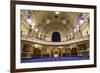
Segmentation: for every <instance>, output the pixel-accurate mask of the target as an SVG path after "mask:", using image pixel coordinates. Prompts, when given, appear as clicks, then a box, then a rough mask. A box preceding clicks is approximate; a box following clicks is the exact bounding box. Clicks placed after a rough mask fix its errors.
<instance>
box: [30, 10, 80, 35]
mask: <svg viewBox="0 0 100 73" xmlns="http://www.w3.org/2000/svg"><path fill="white" fill-rule="evenodd" d="M32 14H33V18H34V19H35V23H36V25H37V27H38V29H39V30H40V31H41V32H43V33H46V34H48V33H52V32H54V31H58V32H62V33H65V32H67V33H70V32H72V29H73V25H74V24H75V23H76V22H77V18H78V15H79V13H71V12H60V13H59V14H56V13H55V12H46V11H34V12H32Z"/></svg>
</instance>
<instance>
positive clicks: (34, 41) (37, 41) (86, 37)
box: [21, 36, 89, 45]
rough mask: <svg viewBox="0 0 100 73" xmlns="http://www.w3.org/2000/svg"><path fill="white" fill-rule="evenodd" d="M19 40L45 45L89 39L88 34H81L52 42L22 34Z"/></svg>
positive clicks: (64, 43)
mask: <svg viewBox="0 0 100 73" xmlns="http://www.w3.org/2000/svg"><path fill="white" fill-rule="evenodd" d="M21 40H24V41H29V42H33V43H39V44H45V45H66V44H72V43H77V42H82V41H86V40H89V36H83V37H80V38H77V39H71V40H66V41H62V42H52V41H45V40H39V39H34V38H30V37H27V36H22V37H21Z"/></svg>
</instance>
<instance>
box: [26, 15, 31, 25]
mask: <svg viewBox="0 0 100 73" xmlns="http://www.w3.org/2000/svg"><path fill="white" fill-rule="evenodd" d="M27 22H28V23H29V24H31V23H32V16H30V15H28V16H27Z"/></svg>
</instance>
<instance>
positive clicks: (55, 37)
mask: <svg viewBox="0 0 100 73" xmlns="http://www.w3.org/2000/svg"><path fill="white" fill-rule="evenodd" d="M60 41H61V37H60V33H59V32H53V33H52V42H60Z"/></svg>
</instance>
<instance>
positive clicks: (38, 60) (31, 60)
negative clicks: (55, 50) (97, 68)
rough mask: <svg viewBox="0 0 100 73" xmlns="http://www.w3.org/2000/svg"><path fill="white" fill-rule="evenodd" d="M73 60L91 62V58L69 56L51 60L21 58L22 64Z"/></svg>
mask: <svg viewBox="0 0 100 73" xmlns="http://www.w3.org/2000/svg"><path fill="white" fill-rule="evenodd" d="M71 60H89V57H81V56H68V57H51V58H35V59H34V58H21V63H31V62H51V61H52V62H53V61H71Z"/></svg>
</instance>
